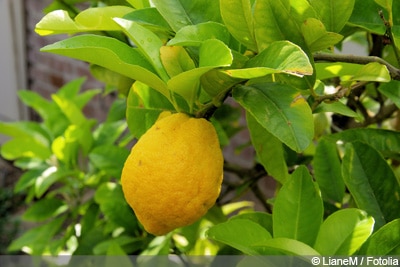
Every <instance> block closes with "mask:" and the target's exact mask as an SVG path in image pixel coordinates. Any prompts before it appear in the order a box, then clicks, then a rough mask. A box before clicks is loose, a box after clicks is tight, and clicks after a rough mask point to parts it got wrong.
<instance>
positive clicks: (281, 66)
mask: <svg viewBox="0 0 400 267" xmlns="http://www.w3.org/2000/svg"><path fill="white" fill-rule="evenodd" d="M245 67H246V68H243V69H232V70H227V71H226V72H227V73H228V74H229V75H230V76H232V77H235V78H245V79H251V78H257V77H262V76H265V75H267V74H272V73H285V74H290V75H295V76H300V77H301V76H303V75H311V74H312V73H313V67H312V65H311V63H310V60H309V59H308V57H307V55H306V54H305V53H304V51H303V50H301V48H300V47H299V46H297V45H295V44H293V43H291V42H288V41H279V42H274V43H271V44H270V45H269V46H268V48H266V49H265V50H263V51H262V52H260V54H258V55H257V56H255V57H254V58H252V59H250V60H249V61H248V62H247V63H246V65H245Z"/></svg>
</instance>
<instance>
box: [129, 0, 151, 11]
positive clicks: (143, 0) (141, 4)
mask: <svg viewBox="0 0 400 267" xmlns="http://www.w3.org/2000/svg"><path fill="white" fill-rule="evenodd" d="M126 1H127V2H128V3H129V4H131V5H132V6H133V7H134V8H136V9H141V8H145V7H149V6H150V3H149V0H126Z"/></svg>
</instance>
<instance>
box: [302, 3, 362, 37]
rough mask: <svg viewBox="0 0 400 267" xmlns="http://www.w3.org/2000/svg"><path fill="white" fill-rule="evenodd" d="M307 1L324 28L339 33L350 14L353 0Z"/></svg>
mask: <svg viewBox="0 0 400 267" xmlns="http://www.w3.org/2000/svg"><path fill="white" fill-rule="evenodd" d="M309 2H310V4H311V6H312V7H313V8H314V10H315V11H316V12H317V13H318V18H319V19H320V20H321V21H322V22H323V23H324V25H325V27H326V29H327V30H328V31H331V32H337V33H339V32H340V31H341V30H342V29H343V27H344V26H345V24H346V22H347V21H348V20H349V18H350V16H351V14H352V11H353V7H354V2H355V0H344V1H335V0H322V1H321V0H310V1H309ZM364 3H365V2H364Z"/></svg>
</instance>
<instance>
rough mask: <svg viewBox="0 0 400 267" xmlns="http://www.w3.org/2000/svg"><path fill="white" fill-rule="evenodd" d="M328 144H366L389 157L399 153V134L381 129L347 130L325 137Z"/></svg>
mask: <svg viewBox="0 0 400 267" xmlns="http://www.w3.org/2000/svg"><path fill="white" fill-rule="evenodd" d="M325 138H326V139H327V140H329V141H330V142H334V143H336V142H338V141H339V142H344V143H346V142H355V141H360V142H363V143H366V144H368V145H369V146H371V147H373V148H374V149H376V150H378V151H379V152H381V153H382V154H383V155H390V154H392V153H398V152H399V151H400V133H399V132H396V131H389V130H383V129H371V128H364V129H349V130H346V131H343V132H340V133H336V134H332V135H329V136H326V137H325Z"/></svg>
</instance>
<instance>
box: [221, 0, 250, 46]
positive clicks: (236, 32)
mask: <svg viewBox="0 0 400 267" xmlns="http://www.w3.org/2000/svg"><path fill="white" fill-rule="evenodd" d="M220 6H221V16H222V19H223V21H224V23H225V25H226V27H227V28H228V30H229V32H230V33H231V34H232V36H233V37H235V38H236V39H237V40H238V41H239V42H241V43H242V44H244V45H245V46H246V47H247V48H248V49H250V50H253V51H257V44H256V40H255V37H254V22H253V18H252V10H251V9H252V7H251V3H250V0H221V1H220Z"/></svg>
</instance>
